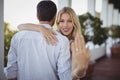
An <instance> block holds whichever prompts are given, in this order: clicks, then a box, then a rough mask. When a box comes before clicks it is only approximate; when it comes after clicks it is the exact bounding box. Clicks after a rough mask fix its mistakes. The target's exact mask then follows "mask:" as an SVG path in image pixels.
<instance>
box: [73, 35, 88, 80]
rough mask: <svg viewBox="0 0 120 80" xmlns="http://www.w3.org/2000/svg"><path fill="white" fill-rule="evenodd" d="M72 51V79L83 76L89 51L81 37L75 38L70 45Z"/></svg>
mask: <svg viewBox="0 0 120 80" xmlns="http://www.w3.org/2000/svg"><path fill="white" fill-rule="evenodd" d="M71 51H72V76H73V79H77V78H81V77H83V76H85V74H86V70H87V68H88V63H89V60H90V51H89V49H88V48H86V47H85V41H84V38H83V36H82V35H78V34H77V36H76V37H75V40H74V41H73V42H72V43H71Z"/></svg>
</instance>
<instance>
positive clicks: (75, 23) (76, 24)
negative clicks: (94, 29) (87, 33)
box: [56, 7, 81, 39]
mask: <svg viewBox="0 0 120 80" xmlns="http://www.w3.org/2000/svg"><path fill="white" fill-rule="evenodd" d="M64 13H67V14H69V15H70V17H71V19H72V22H73V31H72V33H71V39H74V38H75V36H76V34H81V26H80V23H79V19H78V16H77V15H76V13H75V11H74V10H73V9H72V8H70V7H64V8H63V9H61V10H60V11H59V12H58V15H57V18H56V24H57V26H58V25H59V21H60V18H61V15H62V14H64ZM58 31H59V29H58Z"/></svg>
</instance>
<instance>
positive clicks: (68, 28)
mask: <svg viewBox="0 0 120 80" xmlns="http://www.w3.org/2000/svg"><path fill="white" fill-rule="evenodd" d="M58 27H59V30H60V32H61V33H62V34H63V35H65V36H69V35H71V33H72V30H73V22H72V19H71V16H70V15H69V14H68V13H63V14H62V15H61V18H60V21H59V25H58Z"/></svg>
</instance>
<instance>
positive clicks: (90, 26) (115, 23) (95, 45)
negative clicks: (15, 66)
mask: <svg viewBox="0 0 120 80" xmlns="http://www.w3.org/2000/svg"><path fill="white" fill-rule="evenodd" d="M39 1H41V0H4V8H3V9H4V11H3V12H4V16H3V19H4V67H5V66H6V63H7V54H8V50H9V47H10V41H11V38H12V36H13V35H14V34H15V33H16V32H17V31H18V29H17V26H18V25H19V24H22V23H38V20H37V18H36V5H37V3H38V2H39ZM52 1H54V2H55V3H56V5H57V8H58V11H59V10H60V9H61V8H63V7H64V6H69V7H71V8H73V9H74V10H75V12H76V14H77V15H78V18H79V21H80V24H81V28H82V34H83V36H84V38H85V42H86V46H89V48H90V51H91V59H90V64H89V68H88V71H87V75H86V76H85V77H84V78H82V80H120V69H119V68H118V67H120V63H119V61H120V5H119V4H120V1H119V0H52ZM2 5H3V4H2ZM54 28H55V29H56V26H54ZM0 29H3V28H2V27H0ZM2 39H3V38H2ZM0 41H1V40H0ZM1 55H2V54H0V56H1ZM111 76H112V77H111Z"/></svg>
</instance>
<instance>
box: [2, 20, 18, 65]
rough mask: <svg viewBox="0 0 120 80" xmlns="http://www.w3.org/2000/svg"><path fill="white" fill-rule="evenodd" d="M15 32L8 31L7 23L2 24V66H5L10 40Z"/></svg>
mask: <svg viewBox="0 0 120 80" xmlns="http://www.w3.org/2000/svg"><path fill="white" fill-rule="evenodd" d="M16 32H17V31H11V30H10V29H9V23H6V22H5V23H4V62H5V65H4V66H6V64H7V54H8V51H9V48H10V42H11V38H12V36H13V35H14V34H15V33H16Z"/></svg>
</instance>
